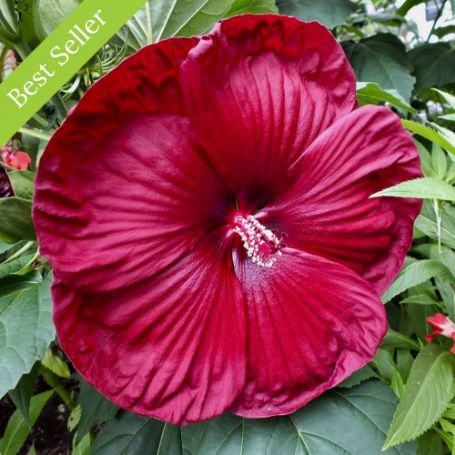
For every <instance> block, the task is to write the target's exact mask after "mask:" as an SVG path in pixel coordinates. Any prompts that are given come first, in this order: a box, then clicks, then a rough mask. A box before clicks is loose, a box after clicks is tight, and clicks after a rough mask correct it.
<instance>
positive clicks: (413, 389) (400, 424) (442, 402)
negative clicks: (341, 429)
mask: <svg viewBox="0 0 455 455" xmlns="http://www.w3.org/2000/svg"><path fill="white" fill-rule="evenodd" d="M452 368H453V363H452V354H451V353H450V352H448V351H447V350H445V349H443V348H442V347H440V346H436V345H428V346H426V347H425V348H424V349H423V350H422V351H421V352H420V354H419V355H418V356H417V358H416V361H415V362H414V365H413V366H412V368H411V373H410V374H409V379H408V382H407V384H406V389H405V393H404V395H403V397H402V399H401V401H400V404H399V405H398V408H397V410H396V413H395V415H394V417H393V421H392V423H391V425H390V429H389V432H388V435H387V441H386V443H385V444H384V448H386V449H387V448H390V447H393V446H394V445H396V444H401V443H403V442H406V441H409V440H411V439H415V438H417V437H418V436H420V435H421V434H422V433H423V432H424V431H426V430H428V429H429V428H430V427H431V426H432V425H433V423H434V422H436V420H438V419H439V418H440V417H441V416H442V413H443V412H444V410H445V409H446V407H447V405H448V403H449V401H450V399H451V398H452V382H453V373H452Z"/></svg>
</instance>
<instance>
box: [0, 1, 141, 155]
mask: <svg viewBox="0 0 455 455" xmlns="http://www.w3.org/2000/svg"><path fill="white" fill-rule="evenodd" d="M144 4H145V0H128V1H122V2H119V1H116V0H84V1H83V2H82V3H81V4H80V5H79V6H78V7H77V8H76V9H75V10H74V11H73V12H72V13H71V14H70V15H69V16H68V17H67V18H65V19H64V20H63V22H62V23H61V24H60V25H59V26H58V27H57V28H56V29H55V30H54V31H53V32H52V33H51V34H50V35H49V36H48V37H47V38H46V39H45V40H44V41H43V42H42V43H41V44H40V45H39V46H38V47H37V48H36V49H35V50H34V51H33V52H32V53H31V54H30V55H29V56H28V57H27V58H26V59H25V61H24V62H22V63H21V64H20V65H19V66H18V67H17V68H16V69H15V70H14V71H13V73H12V74H10V75H9V76H8V77H7V78H6V80H5V81H4V82H2V83H1V84H0V147H1V146H3V144H5V143H6V142H7V141H8V140H9V139H10V138H11V136H13V135H14V134H15V133H16V131H18V130H19V129H20V128H21V127H22V126H23V125H24V124H25V123H27V121H28V120H29V119H30V118H31V117H32V116H33V115H34V114H35V113H36V112H37V111H38V110H39V109H41V107H42V106H43V105H44V104H45V103H46V102H47V101H48V100H49V99H50V98H52V96H53V95H55V94H56V93H57V92H58V91H59V89H60V88H61V87H62V86H63V85H64V84H66V83H67V82H68V81H69V80H70V79H71V78H72V77H73V76H74V74H75V73H76V72H77V71H78V70H79V69H80V68H81V67H82V66H83V65H84V64H85V63H86V62H87V61H88V60H89V59H90V58H91V57H92V56H93V55H95V53H96V52H97V51H98V50H99V49H100V48H101V47H102V46H103V45H104V44H105V43H106V42H107V41H108V40H109V39H110V38H111V37H112V36H113V35H114V34H115V33H116V32H117V31H118V30H119V29H120V28H121V27H122V26H123V25H125V23H126V22H127V21H128V20H129V19H130V18H131V17H132V16H133V15H134V14H135V13H136V12H137V10H138V9H139V8H140V7H142V6H143V5H144Z"/></svg>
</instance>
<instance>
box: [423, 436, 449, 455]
mask: <svg viewBox="0 0 455 455" xmlns="http://www.w3.org/2000/svg"><path fill="white" fill-rule="evenodd" d="M444 453H445V452H444V448H443V444H442V440H441V438H440V437H439V435H438V433H436V431H433V430H429V431H427V432H426V433H425V434H424V435H422V436H421V437H420V438H419V439H418V440H417V455H444Z"/></svg>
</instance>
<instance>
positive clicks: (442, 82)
mask: <svg viewBox="0 0 455 455" xmlns="http://www.w3.org/2000/svg"><path fill="white" fill-rule="evenodd" d="M409 58H410V59H411V61H412V63H413V64H414V68H415V75H416V78H417V82H416V89H421V88H428V87H444V86H446V85H448V84H452V83H454V82H455V50H454V49H452V48H451V46H450V44H449V43H443V42H440V43H432V44H423V45H422V46H419V47H416V48H414V49H412V50H411V51H410V52H409Z"/></svg>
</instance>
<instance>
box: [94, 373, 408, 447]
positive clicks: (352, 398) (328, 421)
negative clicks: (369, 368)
mask: <svg viewBox="0 0 455 455" xmlns="http://www.w3.org/2000/svg"><path fill="white" fill-rule="evenodd" d="M395 406H396V399H395V397H394V395H393V392H392V391H391V390H390V388H388V387H387V386H386V385H384V384H382V383H380V382H379V381H368V382H364V383H363V384H361V385H359V386H355V387H352V388H350V389H336V390H332V391H330V392H327V393H326V394H324V395H323V396H322V397H319V398H317V399H316V400H314V401H312V402H311V403H309V404H307V405H306V406H305V407H304V408H302V409H300V410H299V411H297V412H295V413H294V414H291V415H289V416H283V417H274V418H269V419H243V418H241V417H236V416H232V415H229V414H225V415H223V416H221V417H218V418H216V419H212V420H209V421H208V422H204V423H200V424H194V425H188V426H185V427H182V428H178V427H174V426H171V425H167V424H164V423H162V422H158V421H156V420H153V419H146V418H142V417H138V416H135V415H133V414H128V413H123V414H121V415H120V416H118V418H116V419H115V420H113V421H110V422H108V423H107V424H106V425H105V426H103V428H102V430H101V432H100V433H99V435H98V437H97V438H96V440H95V443H94V445H93V447H92V452H91V454H92V455H120V454H125V453H131V454H136V453H137V454H142V453H153V454H156V455H168V454H172V455H183V454H185V455H212V454H217V455H231V454H240V455H252V454H258V455H259V454H260V455H276V454H280V455H295V454H301V455H319V454H321V455H322V454H324V455H325V454H327V455H328V454H330V455H347V454H349V455H366V454H368V455H380V454H381V453H382V452H381V450H380V448H381V446H382V444H383V442H384V440H385V433H386V430H387V427H388V425H389V422H390V420H391V417H392V414H393V412H394V410H395ZM387 454H390V455H392V454H393V455H411V454H415V447H414V445H413V444H405V445H402V446H400V447H397V448H396V449H393V450H391V451H389V452H385V455H387Z"/></svg>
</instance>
